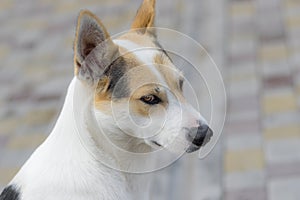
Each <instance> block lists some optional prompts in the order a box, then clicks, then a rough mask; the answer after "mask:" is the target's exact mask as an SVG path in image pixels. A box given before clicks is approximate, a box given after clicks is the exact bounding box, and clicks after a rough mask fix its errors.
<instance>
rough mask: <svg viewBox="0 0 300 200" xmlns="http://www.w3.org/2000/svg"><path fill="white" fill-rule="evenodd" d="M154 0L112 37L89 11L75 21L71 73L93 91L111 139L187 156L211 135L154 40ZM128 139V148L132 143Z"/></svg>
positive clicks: (99, 117) (97, 112)
mask: <svg viewBox="0 0 300 200" xmlns="http://www.w3.org/2000/svg"><path fill="white" fill-rule="evenodd" d="M154 4H155V1H154V0H144V2H143V4H142V5H141V7H140V8H139V10H138V12H137V15H136V17H135V19H134V21H133V23H132V27H131V30H130V31H129V32H127V33H125V34H123V35H121V36H119V37H118V38H116V39H114V40H113V39H112V38H111V37H110V36H109V34H108V32H107V31H106V29H105V27H104V26H103V24H102V23H101V21H100V20H99V19H98V18H97V17H96V16H95V15H94V14H92V13H91V12H89V11H82V12H81V13H80V15H79V18H78V24H77V30H76V39H75V43H74V51H75V52H74V65H75V75H76V76H77V77H78V79H80V80H81V81H82V82H84V83H85V84H86V85H87V86H88V87H93V88H94V91H95V92H94V112H95V116H96V120H97V121H98V123H99V124H100V126H101V128H102V130H103V131H104V132H105V133H107V134H108V135H110V137H112V138H113V139H114V140H116V141H122V142H123V143H124V144H129V143H130V142H131V145H136V146H147V147H150V148H161V147H164V148H166V149H168V150H170V151H181V152H182V151H183V150H185V151H186V152H193V151H195V150H198V149H199V148H200V147H201V146H202V145H204V144H206V143H207V142H208V141H209V139H210V137H211V136H212V131H211V129H210V128H209V127H208V124H207V122H206V121H205V120H204V119H203V118H202V117H201V115H200V113H199V112H197V111H196V110H195V109H194V108H193V107H192V106H191V105H190V104H189V103H188V102H187V101H186V100H185V98H184V96H183V91H182V90H183V82H184V77H183V76H182V74H181V73H180V72H179V71H178V70H177V69H176V67H175V66H174V64H173V62H172V60H171V59H170V57H169V56H168V54H167V53H166V51H164V50H163V49H162V47H161V46H160V44H159V43H158V41H157V37H156V33H155V30H154V29H153V28H152V27H153V22H154V16H155V9H154ZM132 141H134V144H132V143H133V142H132Z"/></svg>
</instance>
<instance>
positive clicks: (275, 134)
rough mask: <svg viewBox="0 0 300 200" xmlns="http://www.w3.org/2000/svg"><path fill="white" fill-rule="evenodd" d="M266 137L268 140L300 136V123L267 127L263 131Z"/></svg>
mask: <svg viewBox="0 0 300 200" xmlns="http://www.w3.org/2000/svg"><path fill="white" fill-rule="evenodd" d="M263 133H264V137H265V139H267V140H273V139H285V138H300V125H297V124H294V125H287V126H281V127H274V128H273V127H272V128H267V129H265V130H264V131H263Z"/></svg>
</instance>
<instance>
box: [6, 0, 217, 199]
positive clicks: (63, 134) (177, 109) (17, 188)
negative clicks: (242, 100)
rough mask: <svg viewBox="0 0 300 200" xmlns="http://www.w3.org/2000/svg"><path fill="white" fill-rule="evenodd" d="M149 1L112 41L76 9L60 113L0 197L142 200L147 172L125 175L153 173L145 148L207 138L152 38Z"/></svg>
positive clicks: (187, 145) (174, 149) (179, 148)
mask: <svg viewBox="0 0 300 200" xmlns="http://www.w3.org/2000/svg"><path fill="white" fill-rule="evenodd" d="M154 4H155V0H144V2H143V4H142V5H141V7H140V9H139V10H138V12H137V15H136V17H135V19H134V22H133V24H132V29H131V30H130V31H128V32H127V33H125V34H123V35H121V36H120V37H118V38H116V39H112V38H111V37H110V36H109V34H108V32H107V31H106V29H105V27H104V26H103V24H102V23H101V22H100V20H99V19H98V18H97V17H96V16H95V15H94V14H92V13H91V12H89V11H82V12H80V15H79V17H78V24H77V29H76V38H75V43H74V51H75V52H74V66H75V77H74V78H73V80H72V82H71V83H70V86H69V89H68V93H67V96H66V99H65V103H64V106H63V109H62V111H61V114H60V116H59V118H58V120H57V122H56V125H55V127H54V129H53V131H52V132H51V134H50V136H49V137H48V138H47V139H46V141H45V142H44V143H43V144H42V145H41V146H40V147H39V148H38V149H37V150H36V151H35V152H34V153H33V155H32V156H31V157H30V159H29V160H28V161H27V162H26V164H25V165H24V166H23V167H22V168H21V170H20V171H19V173H18V174H17V175H16V176H15V178H14V179H13V180H12V181H11V183H9V185H8V186H7V187H6V188H5V189H4V191H3V192H2V194H1V195H0V200H68V199H69V200H79V199H84V200H99V199H101V200H104V199H109V200H126V199H138V200H141V199H148V198H149V196H148V194H147V190H148V189H147V185H149V184H148V183H146V182H144V181H149V180H148V177H147V176H146V175H138V174H133V173H128V172H143V171H145V172H146V171H151V170H153V169H154V168H153V167H156V166H155V165H153V163H154V162H153V156H148V155H149V154H150V153H152V152H157V151H160V150H161V149H164V150H165V151H167V152H170V153H171V154H179V153H183V152H193V151H196V150H198V149H199V148H200V147H201V146H202V145H204V144H205V143H207V142H208V141H209V138H210V137H211V136H212V131H211V129H210V128H209V127H208V125H207V123H206V122H205V120H204V119H203V118H202V117H201V115H200V114H199V113H198V112H197V111H196V110H195V109H194V108H193V107H192V106H191V105H189V104H188V103H187V101H186V100H185V98H184V97H183V95H182V84H183V77H182V75H181V74H180V73H179V72H178V70H177V69H176V68H175V66H174V65H173V63H172V60H171V59H170V57H169V56H168V55H167V53H166V51H164V50H163V49H162V48H161V46H160V45H159V43H158V41H157V37H156V33H155V30H154V29H153V28H152V27H153V23H154V16H155V8H154V7H155V6H154ZM139 155H143V156H142V157H139Z"/></svg>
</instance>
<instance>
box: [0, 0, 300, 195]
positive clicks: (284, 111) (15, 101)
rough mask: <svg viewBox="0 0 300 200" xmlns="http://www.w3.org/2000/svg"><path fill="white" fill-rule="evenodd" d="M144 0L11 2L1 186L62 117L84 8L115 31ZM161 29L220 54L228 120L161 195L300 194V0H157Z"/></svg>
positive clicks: (158, 182)
mask: <svg viewBox="0 0 300 200" xmlns="http://www.w3.org/2000/svg"><path fill="white" fill-rule="evenodd" d="M140 3H141V1H140V0H87V1H84V2H83V1H78V0H77V1H75V0H72V1H70V0H61V1H51V0H39V1H35V0H26V1H20V0H14V1H12V0H1V2H0V24H1V28H0V93H1V95H0V190H1V189H2V188H3V187H5V185H6V184H7V183H8V182H9V181H10V180H11V178H12V177H13V176H14V175H15V174H16V172H17V171H18V170H19V168H20V166H22V165H23V163H24V162H25V161H26V160H27V159H28V158H29V156H30V154H31V153H32V152H33V151H34V149H35V148H36V147H37V146H38V145H39V144H40V143H42V141H43V140H44V139H45V138H46V137H47V135H48V133H49V131H50V130H51V128H52V126H53V124H54V122H55V119H56V117H57V115H58V114H59V111H60V109H61V106H62V104H63V98H64V97H65V93H66V91H67V86H68V84H69V82H70V80H71V79H72V76H73V61H72V56H73V52H72V43H73V38H74V35H75V25H76V18H77V15H78V13H79V10H80V9H83V8H87V9H90V10H91V11H93V12H94V13H96V15H97V16H98V17H99V18H100V19H102V21H103V22H104V24H105V25H106V27H107V28H108V30H109V32H110V33H112V34H114V33H119V32H120V31H124V30H127V29H128V28H129V25H130V22H131V21H132V19H133V17H134V15H135V13H136V10H137V8H138V7H139V5H140ZM156 25H157V26H159V27H166V28H170V29H174V30H177V31H180V32H183V33H185V34H187V35H189V36H190V37H192V38H193V39H195V40H197V41H198V42H200V43H201V44H202V45H203V46H204V48H205V49H206V50H207V51H208V53H209V54H210V55H211V56H212V58H213V60H214V61H215V62H216V64H217V66H218V67H219V69H220V71H221V73H222V76H223V79H224V81H225V85H226V91H227V119H226V124H225V128H224V131H223V134H222V137H221V139H220V140H219V142H218V144H217V146H216V147H215V148H214V150H213V151H212V152H211V154H210V155H209V156H208V157H206V158H205V159H203V160H199V159H197V156H185V157H183V158H182V159H180V160H179V161H178V162H176V163H175V164H173V165H172V166H170V167H168V168H166V169H164V170H162V171H159V172H157V173H155V174H154V176H155V180H154V183H153V184H152V185H153V187H152V189H151V190H152V199H172V200H173V199H176V200H182V199H188V200H193V199H195V200H196V199H197V200H199V199H200V200H211V199H212V200H215V199H216V200H217V199H226V200H250V199H255V200H267V199H268V200H283V199H284V200H299V199H300V123H299V122H300V113H299V105H300V104H299V103H300V98H299V97H300V96H299V95H300V54H299V53H300V1H299V0H223V1H221V0H209V1H208V0H189V1H184V0H157V18H156ZM185 48H186V49H187V51H188V48H187V47H185ZM191 53H193V52H191Z"/></svg>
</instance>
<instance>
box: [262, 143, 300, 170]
mask: <svg viewBox="0 0 300 200" xmlns="http://www.w3.org/2000/svg"><path fill="white" fill-rule="evenodd" d="M296 152H300V138H298V139H295V138H291V139H286V138H285V139H280V140H269V141H267V142H266V143H265V158H266V161H267V162H268V163H269V164H273V163H274V164H277V163H288V162H296V161H297V162H298V161H300V154H299V153H296Z"/></svg>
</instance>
